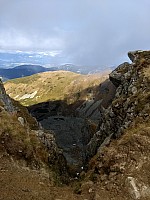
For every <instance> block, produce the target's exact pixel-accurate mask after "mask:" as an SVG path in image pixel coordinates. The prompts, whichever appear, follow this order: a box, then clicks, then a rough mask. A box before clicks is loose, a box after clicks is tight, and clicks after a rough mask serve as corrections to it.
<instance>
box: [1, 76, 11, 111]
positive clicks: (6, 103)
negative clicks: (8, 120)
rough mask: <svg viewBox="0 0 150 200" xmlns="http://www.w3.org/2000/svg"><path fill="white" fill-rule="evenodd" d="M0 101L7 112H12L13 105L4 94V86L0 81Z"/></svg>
mask: <svg viewBox="0 0 150 200" xmlns="http://www.w3.org/2000/svg"><path fill="white" fill-rule="evenodd" d="M0 101H1V103H2V104H3V106H4V108H5V109H6V110H7V111H8V112H14V107H13V104H12V102H11V100H10V98H9V97H8V95H7V94H6V91H5V88H4V85H3V83H2V81H1V80H0Z"/></svg>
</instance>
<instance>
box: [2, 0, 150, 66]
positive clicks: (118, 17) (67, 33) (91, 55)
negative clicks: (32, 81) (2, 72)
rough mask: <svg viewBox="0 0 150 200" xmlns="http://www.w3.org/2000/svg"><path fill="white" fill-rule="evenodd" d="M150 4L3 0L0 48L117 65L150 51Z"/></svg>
mask: <svg viewBox="0 0 150 200" xmlns="http://www.w3.org/2000/svg"><path fill="white" fill-rule="evenodd" d="M149 8H150V2H149V0H143V1H141V0H126V1H123V0H113V1H112V0H105V1H102V0H38V1H37V0H0V27H1V28H0V48H2V49H19V50H27V51H29V50H37V51H44V50H46V51H48V50H49V51H53V50H55V51H56V50H61V52H62V54H61V55H59V57H58V56H56V59H60V58H61V61H63V62H72V63H75V64H80V65H93V66H94V65H97V66H98V65H99V66H108V65H116V64H119V62H122V61H123V60H124V59H126V57H125V56H126V53H127V52H128V51H129V50H135V49H149V44H150V37H149V36H150V12H149Z"/></svg>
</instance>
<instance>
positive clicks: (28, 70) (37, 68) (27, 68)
mask: <svg viewBox="0 0 150 200" xmlns="http://www.w3.org/2000/svg"><path fill="white" fill-rule="evenodd" d="M60 70H63V71H71V72H75V73H79V74H92V73H95V72H97V71H91V72H89V73H87V72H88V71H87V69H86V68H80V67H79V66H76V65H72V64H65V65H60V66H58V67H50V68H46V67H43V66H41V65H19V66H17V67H13V68H8V69H5V68H1V69H0V78H1V79H2V80H3V81H6V80H9V79H15V78H21V77H25V76H31V75H33V74H37V73H41V72H47V71H60Z"/></svg>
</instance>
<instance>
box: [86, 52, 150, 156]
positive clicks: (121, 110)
mask: <svg viewBox="0 0 150 200" xmlns="http://www.w3.org/2000/svg"><path fill="white" fill-rule="evenodd" d="M128 55H129V58H130V59H131V60H132V61H133V63H132V64H129V63H123V64H122V65H120V66H119V67H118V68H116V69H115V70H114V71H113V72H112V73H111V74H110V80H111V81H112V82H113V84H114V85H115V86H116V87H117V90H116V95H115V98H114V100H113V102H112V105H111V106H110V107H109V108H108V109H106V110H105V112H104V115H103V118H102V120H101V122H100V128H99V131H98V132H97V133H96V134H95V135H94V136H93V138H92V139H91V141H90V142H89V144H88V145H87V156H88V157H92V156H93V155H95V153H96V151H97V150H98V148H99V147H100V146H101V145H102V144H103V142H104V141H105V139H106V138H107V137H110V136H112V137H119V136H120V135H121V134H123V132H124V130H125V129H126V128H128V127H129V126H130V125H131V124H132V123H133V121H136V120H137V121H138V120H139V121H140V120H141V121H143V120H145V121H146V120H149V114H150V104H149V101H150V81H149V79H148V78H147V77H146V76H145V75H144V71H145V70H147V69H148V68H149V67H150V51H136V52H129V54H128Z"/></svg>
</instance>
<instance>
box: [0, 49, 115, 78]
mask: <svg viewBox="0 0 150 200" xmlns="http://www.w3.org/2000/svg"><path fill="white" fill-rule="evenodd" d="M57 55H58V56H57ZM56 61H57V62H56ZM64 62H65V61H64V59H63V58H61V57H59V52H23V51H3V50H0V77H2V78H3V80H4V81H5V80H8V79H13V78H20V77H24V76H29V75H32V74H35V73H39V72H46V71H59V70H64V71H71V72H75V73H80V74H93V73H97V72H104V71H112V69H113V67H111V68H110V67H107V68H106V67H102V66H100V67H95V66H79V65H73V64H71V63H69V64H58V63H64Z"/></svg>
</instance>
